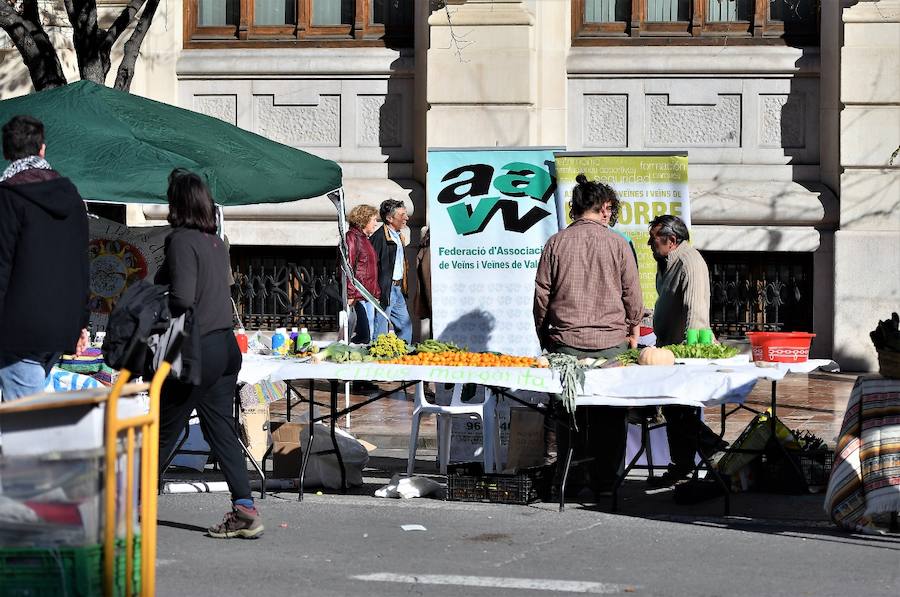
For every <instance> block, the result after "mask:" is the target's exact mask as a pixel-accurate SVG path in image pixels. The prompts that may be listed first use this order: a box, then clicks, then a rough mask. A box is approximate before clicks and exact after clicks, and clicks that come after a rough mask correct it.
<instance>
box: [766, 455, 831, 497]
mask: <svg viewBox="0 0 900 597" xmlns="http://www.w3.org/2000/svg"><path fill="white" fill-rule="evenodd" d="M787 453H788V458H789V459H790V460H788V459H786V458H785V457H784V456H783V455H782V454H779V453H777V452H774V451H773V452H772V453H767V454H766V455H765V457H764V458H763V459H762V462H761V463H760V464H761V470H760V480H761V483H762V486H763V488H765V489H767V490H769V491H774V492H778V493H807V492H809V493H817V492H820V491H822V490H824V489H825V487H827V486H828V478H829V477H830V476H831V469H832V467H833V466H834V451H833V450H829V449H821V450H791V449H789V450H787ZM798 471H800V472H802V474H803V478H802V479H801V478H800V476H799V475H798Z"/></svg>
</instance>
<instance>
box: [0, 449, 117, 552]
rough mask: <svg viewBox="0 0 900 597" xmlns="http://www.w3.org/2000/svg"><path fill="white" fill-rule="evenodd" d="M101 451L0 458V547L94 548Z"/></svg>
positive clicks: (97, 536)
mask: <svg viewBox="0 0 900 597" xmlns="http://www.w3.org/2000/svg"><path fill="white" fill-rule="evenodd" d="M102 463H103V457H102V451H101V450H88V451H82V452H69V453H59V454H45V455H43V456H24V457H9V456H4V457H2V458H0V545H2V546H4V547H12V546H17V547H35V546H39V547H49V546H84V545H92V544H96V543H99V542H100V521H101V518H102V512H101V504H102V497H103V482H102V481H103V478H102V474H101V473H102V471H103V465H102Z"/></svg>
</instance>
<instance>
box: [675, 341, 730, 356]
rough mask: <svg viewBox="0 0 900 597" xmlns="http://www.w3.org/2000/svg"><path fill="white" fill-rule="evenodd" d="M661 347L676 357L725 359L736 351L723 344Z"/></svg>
mask: <svg viewBox="0 0 900 597" xmlns="http://www.w3.org/2000/svg"><path fill="white" fill-rule="evenodd" d="M663 348H667V349H669V350H671V351H672V352H673V353H674V354H675V358H676V359H727V358H730V357H733V356H734V355H736V354H737V353H738V351H737V349H736V348H735V347H733V346H725V345H724V344H691V345H690V346H688V345H687V344H670V345H668V346H663Z"/></svg>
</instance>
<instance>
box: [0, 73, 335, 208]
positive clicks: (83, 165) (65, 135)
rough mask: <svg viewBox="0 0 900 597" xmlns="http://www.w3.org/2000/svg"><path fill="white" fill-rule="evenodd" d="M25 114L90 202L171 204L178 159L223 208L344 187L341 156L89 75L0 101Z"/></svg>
mask: <svg viewBox="0 0 900 597" xmlns="http://www.w3.org/2000/svg"><path fill="white" fill-rule="evenodd" d="M18 114H28V115H31V116H34V117H35V118H38V119H39V120H41V121H42V122H43V123H44V127H45V135H46V141H47V156H46V157H47V161H48V162H50V165H51V166H53V168H54V169H55V170H57V171H58V172H59V173H60V174H62V175H63V176H66V177H68V178H70V179H71V180H72V181H73V182H74V183H75V185H76V186H77V187H78V190H79V191H80V192H81V195H82V196H83V197H84V198H85V199H87V200H89V201H110V202H115V203H166V186H167V182H168V176H169V173H170V172H171V171H172V169H173V168H179V167H180V168H187V169H188V170H191V171H193V172H196V173H198V174H201V175H203V176H205V177H206V179H207V181H208V183H209V187H210V190H211V191H212V194H213V198H214V199H215V201H216V203H218V204H219V205H222V206H231V205H247V204H255V203H279V202H284V201H294V200H297V199H308V198H310V197H318V196H321V195H325V194H327V193H329V192H331V191H335V190H337V189H339V188H340V187H341V167H340V166H339V165H338V164H336V163H335V162H332V161H330V160H325V159H322V158H319V157H316V156H314V155H310V154H308V153H306V152H304V151H300V150H299V149H294V148H293V147H288V146H287V145H282V144H281V143H277V142H275V141H272V140H270V139H266V138H265V137H261V136H260V135H257V134H255V133H251V132H249V131H245V130H243V129H240V128H238V127H236V126H234V125H231V124H228V123H227V122H223V121H221V120H219V119H217V118H212V117H210V116H205V115H203V114H199V113H197V112H192V111H190V110H185V109H183V108H178V107H176V106H171V105H168V104H163V103H160V102H157V101H153V100H150V99H147V98H143V97H140V96H137V95H132V94H130V93H126V92H123V91H117V90H115V89H111V88H109V87H104V86H102V85H97V84H96V83H91V82H89V81H79V82H77V83H71V84H69V85H66V86H64V87H58V88H56V89H50V90H47V91H42V92H40V93H33V94H31V95H26V96H22V97H17V98H12V99H8V100H4V101H0V123H5V122H7V121H8V120H9V119H10V118H12V117H13V116H16V115H18ZM4 167H5V163H4Z"/></svg>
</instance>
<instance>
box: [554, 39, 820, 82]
mask: <svg viewBox="0 0 900 597" xmlns="http://www.w3.org/2000/svg"><path fill="white" fill-rule="evenodd" d="M566 68H567V71H568V73H569V75H570V76H573V75H574V76H591V75H593V76H596V75H616V76H622V75H628V76H646V75H660V76H673V75H675V76H677V75H691V76H698V75H700V76H702V75H706V74H709V75H715V76H728V75H740V76H745V75H792V76H797V75H818V74H819V69H820V57H819V48H793V47H782V46H734V47H730V48H729V47H724V48H720V49H717V50H715V52H711V51H710V48H709V47H708V46H682V47H672V46H643V47H634V46H631V47H611V46H605V47H597V48H591V47H573V48H572V49H571V50H570V51H569V57H568V60H567V64H566Z"/></svg>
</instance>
